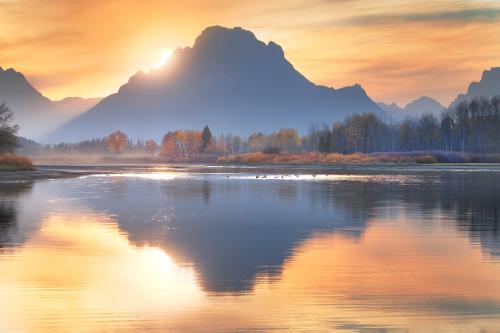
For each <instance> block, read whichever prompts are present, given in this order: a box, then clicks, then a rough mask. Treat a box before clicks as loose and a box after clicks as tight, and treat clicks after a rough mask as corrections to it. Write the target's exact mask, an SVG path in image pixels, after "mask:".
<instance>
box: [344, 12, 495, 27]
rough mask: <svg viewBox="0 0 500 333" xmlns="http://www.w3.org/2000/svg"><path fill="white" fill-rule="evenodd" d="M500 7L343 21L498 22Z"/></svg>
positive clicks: (366, 16)
mask: <svg viewBox="0 0 500 333" xmlns="http://www.w3.org/2000/svg"><path fill="white" fill-rule="evenodd" d="M498 21H500V8H474V9H462V10H451V11H437V12H425V13H402V14H389V15H386V14H375V15H364V16H356V17H353V18H350V19H347V20H345V21H344V22H343V23H347V24H353V25H391V24H405V23H452V24H464V23H469V22H498Z"/></svg>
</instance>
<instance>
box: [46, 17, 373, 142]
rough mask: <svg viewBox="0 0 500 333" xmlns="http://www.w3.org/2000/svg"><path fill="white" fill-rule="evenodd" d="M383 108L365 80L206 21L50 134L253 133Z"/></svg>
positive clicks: (60, 137) (75, 137)
mask: <svg viewBox="0 0 500 333" xmlns="http://www.w3.org/2000/svg"><path fill="white" fill-rule="evenodd" d="M364 112H375V113H377V114H382V113H383V111H382V110H381V109H380V107H379V106H377V105H376V104H375V103H374V102H373V101H372V100H371V99H370V98H369V97H368V95H367V94H366V92H365V91H364V90H363V88H362V87H361V86H360V85H357V84H356V85H353V86H351V87H345V88H341V89H333V88H328V87H324V86H320V85H316V84H314V83H312V82H310V81H309V80H308V79H306V78H305V77H304V76H303V75H302V74H300V73H299V72H298V71H297V70H295V68H294V67H293V66H292V64H290V62H288V61H287V60H286V58H285V56H284V52H283V49H282V48H281V47H280V46H279V45H278V44H276V43H274V42H269V43H267V44H266V43H264V42H262V41H259V40H258V39H257V38H256V37H255V35H254V34H253V33H252V32H250V31H247V30H244V29H242V28H232V29H229V28H224V27H220V26H214V27H209V28H206V29H205V30H204V31H203V32H202V33H201V34H200V35H199V36H198V37H197V38H196V40H195V42H194V44H193V46H192V47H185V48H178V49H177V50H176V51H175V52H174V54H173V55H172V57H171V59H170V61H169V63H168V64H167V65H165V66H164V67H162V68H160V69H157V70H152V71H150V72H149V73H144V72H139V73H137V74H136V75H134V76H132V77H131V78H130V79H129V81H128V82H127V83H126V84H124V85H123V86H121V87H120V89H119V90H118V92H117V93H115V94H112V95H110V96H108V97H106V98H104V99H103V100H102V101H101V102H100V103H99V104H97V105H96V106H95V107H93V108H92V109H90V110H89V111H87V112H85V113H84V114H82V115H80V116H78V117H76V118H75V119H73V120H72V121H70V122H69V123H68V124H66V125H64V126H62V127H61V128H59V129H57V130H56V131H54V132H53V133H51V134H50V135H47V136H45V137H44V141H45V142H60V141H69V142H74V141H79V140H82V139H88V138H90V137H102V136H104V135H107V134H108V133H110V132H111V131H114V130H116V129H121V130H123V131H125V132H126V133H127V134H128V135H129V136H130V137H132V138H143V139H146V138H155V139H160V138H161V137H162V136H163V134H165V133H166V132H167V131H169V130H173V129H195V128H196V129H201V128H202V126H204V125H205V124H208V125H209V126H210V127H211V128H212V130H213V131H214V132H216V133H221V132H224V133H238V134H243V135H247V134H249V133H251V132H254V131H263V132H270V131H272V130H276V129H279V128H280V127H293V128H297V129H298V130H300V131H302V132H305V131H307V129H308V128H309V127H310V125H312V124H315V123H331V122H332V121H334V120H340V119H343V118H345V117H346V116H348V115H352V114H356V113H364Z"/></svg>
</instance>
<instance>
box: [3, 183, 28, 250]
mask: <svg viewBox="0 0 500 333" xmlns="http://www.w3.org/2000/svg"><path fill="white" fill-rule="evenodd" d="M32 186H33V184H31V183H23V184H18V183H5V184H1V186H0V249H2V248H8V247H12V246H15V245H16V244H17V243H19V242H21V241H22V238H23V236H24V235H20V234H19V229H18V225H17V215H18V211H17V210H18V207H17V201H18V200H19V197H20V196H22V195H23V194H25V193H26V192H29V191H30V190H31V189H32Z"/></svg>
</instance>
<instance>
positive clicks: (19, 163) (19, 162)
mask: <svg viewBox="0 0 500 333" xmlns="http://www.w3.org/2000/svg"><path fill="white" fill-rule="evenodd" d="M33 169H34V168H33V162H31V160H30V159H29V158H26V157H22V156H16V155H2V156H0V171H30V170H33Z"/></svg>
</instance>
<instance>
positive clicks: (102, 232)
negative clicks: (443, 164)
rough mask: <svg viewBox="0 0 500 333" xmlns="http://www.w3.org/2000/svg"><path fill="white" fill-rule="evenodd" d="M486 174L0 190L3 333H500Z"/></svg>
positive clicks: (133, 180)
mask: <svg viewBox="0 0 500 333" xmlns="http://www.w3.org/2000/svg"><path fill="white" fill-rule="evenodd" d="M487 169H488V168H483V169H481V168H471V169H468V168H467V167H465V169H463V170H455V171H447V172H443V171H442V170H439V169H436V170H433V169H422V170H423V171H421V170H420V169H418V168H417V169H415V170H412V171H406V172H402V170H392V171H387V170H373V171H371V172H369V173H363V172H362V171H359V170H358V171H356V170H351V171H350V175H347V174H345V173H344V172H343V171H342V170H331V173H332V174H330V175H326V174H324V173H323V174H322V173H321V172H319V171H318V174H317V175H312V174H306V173H305V172H303V171H301V170H298V171H290V170H267V171H266V174H267V177H266V178H263V177H262V176H259V178H256V174H255V172H254V171H252V169H240V170H222V169H217V168H213V169H205V170H200V169H197V168H173V169H171V168H160V169H158V168H150V169H147V168H146V169H141V168H128V169H127V168H123V169H121V168H113V169H112V170H110V173H108V174H99V175H93V176H85V177H81V178H76V179H61V180H50V181H39V182H35V183H33V184H0V307H1V309H2V311H0V332H128V331H130V332H151V331H152V332H168V331H172V332H179V331H181V332H207V331H208V332H212V331H231V332H233V331H237V332H245V331H249V332H267V331H276V332H278V331H292V332H336V331H338V332H370V333H374V332H478V333H479V332H482V333H483V332H484V333H486V332H500V170H497V169H495V168H494V167H492V168H489V169H490V170H487ZM207 170H208V171H207ZM210 170H212V171H210ZM111 172H113V173H111ZM288 174H291V175H288Z"/></svg>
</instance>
